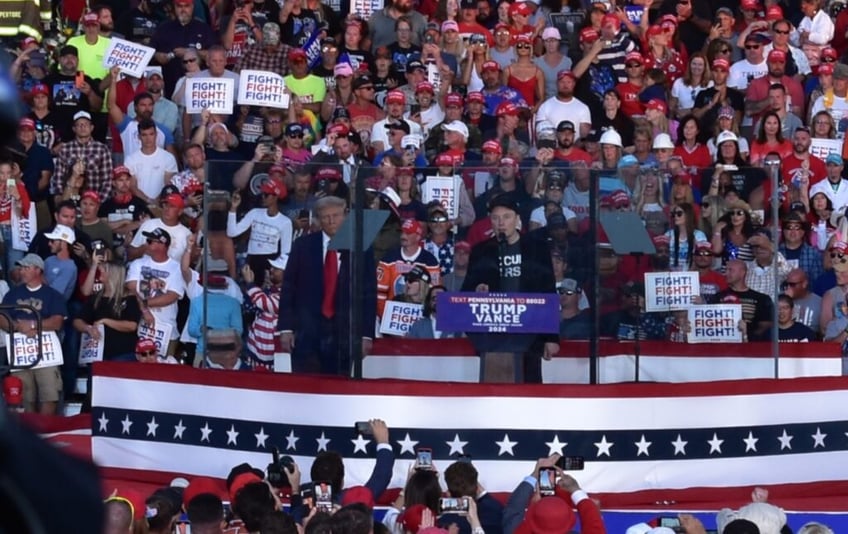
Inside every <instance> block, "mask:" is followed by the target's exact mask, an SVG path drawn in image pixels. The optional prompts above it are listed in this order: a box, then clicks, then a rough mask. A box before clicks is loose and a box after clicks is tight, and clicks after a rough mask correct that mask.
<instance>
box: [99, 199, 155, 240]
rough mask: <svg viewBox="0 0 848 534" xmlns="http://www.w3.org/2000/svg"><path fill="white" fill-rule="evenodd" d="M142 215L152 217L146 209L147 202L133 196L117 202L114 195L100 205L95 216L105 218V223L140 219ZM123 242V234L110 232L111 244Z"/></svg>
mask: <svg viewBox="0 0 848 534" xmlns="http://www.w3.org/2000/svg"><path fill="white" fill-rule="evenodd" d="M142 215H147V216H148V217H153V215H152V214H151V213H150V210H148V209H147V204H146V203H145V202H144V201H143V200H141V199H140V198H138V197H136V196H134V197H132V198H131V199H130V200H129V202H118V201H117V199H116V198H115V197H109V198H107V199H106V200H104V201H103V204H101V205H100V211H98V212H97V216H98V217H100V218H101V219H106V222H107V223H116V222H119V221H124V220H126V221H140V220H141V217H142ZM123 244H124V236H123V234H115V233H113V234H112V245H113V246H115V247H119V246H121V245H123Z"/></svg>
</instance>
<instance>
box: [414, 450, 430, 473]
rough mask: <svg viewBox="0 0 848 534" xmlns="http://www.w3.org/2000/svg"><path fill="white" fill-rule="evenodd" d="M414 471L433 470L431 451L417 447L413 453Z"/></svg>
mask: <svg viewBox="0 0 848 534" xmlns="http://www.w3.org/2000/svg"><path fill="white" fill-rule="evenodd" d="M415 469H433V451H432V449H428V448H424V447H419V448H418V450H417V451H416V452H415Z"/></svg>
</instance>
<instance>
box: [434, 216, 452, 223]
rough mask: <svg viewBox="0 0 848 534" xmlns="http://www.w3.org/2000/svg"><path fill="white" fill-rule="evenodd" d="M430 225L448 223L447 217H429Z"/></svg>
mask: <svg viewBox="0 0 848 534" xmlns="http://www.w3.org/2000/svg"><path fill="white" fill-rule="evenodd" d="M430 222H431V223H446V222H448V218H447V217H430Z"/></svg>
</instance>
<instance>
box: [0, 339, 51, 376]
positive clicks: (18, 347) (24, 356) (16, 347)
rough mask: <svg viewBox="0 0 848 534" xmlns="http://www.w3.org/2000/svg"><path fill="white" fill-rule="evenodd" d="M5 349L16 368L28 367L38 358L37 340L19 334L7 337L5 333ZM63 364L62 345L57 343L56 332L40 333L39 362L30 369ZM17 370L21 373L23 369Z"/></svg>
mask: <svg viewBox="0 0 848 534" xmlns="http://www.w3.org/2000/svg"><path fill="white" fill-rule="evenodd" d="M12 337H14V339H12ZM13 342H14V344H13ZM6 349H7V350H8V351H9V352H10V353H11V355H12V365H14V366H16V367H22V366H26V365H30V364H31V363H32V362H34V361H35V359H36V358H38V349H39V346H38V338H35V337H27V336H25V335H23V334H21V333H19V332H15V335H14V336H9V334H8V333H6ZM63 362H64V359H63V355H62V343H60V342H59V336H58V335H56V332H42V333H41V361H40V362H38V365H36V366H34V367H31V369H42V368H45V367H55V366H57V365H62V363H63ZM17 370H18V371H23V369H17Z"/></svg>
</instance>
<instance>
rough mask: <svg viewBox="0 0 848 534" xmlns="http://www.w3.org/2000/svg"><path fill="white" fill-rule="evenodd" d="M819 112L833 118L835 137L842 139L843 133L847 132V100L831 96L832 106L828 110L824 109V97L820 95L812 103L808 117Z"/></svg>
mask: <svg viewBox="0 0 848 534" xmlns="http://www.w3.org/2000/svg"><path fill="white" fill-rule="evenodd" d="M819 111H827V112H828V113H830V116H831V117H833V122H835V123H836V137H837V138H839V139H844V138H845V131H846V130H848V98H840V97H838V96H836V95H833V104H831V106H830V108H829V109H828V108H825V107H824V95H822V96H820V97H818V98H816V101H815V102H813V108H812V110H810V115H815V114H816V113H818V112H819Z"/></svg>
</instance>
